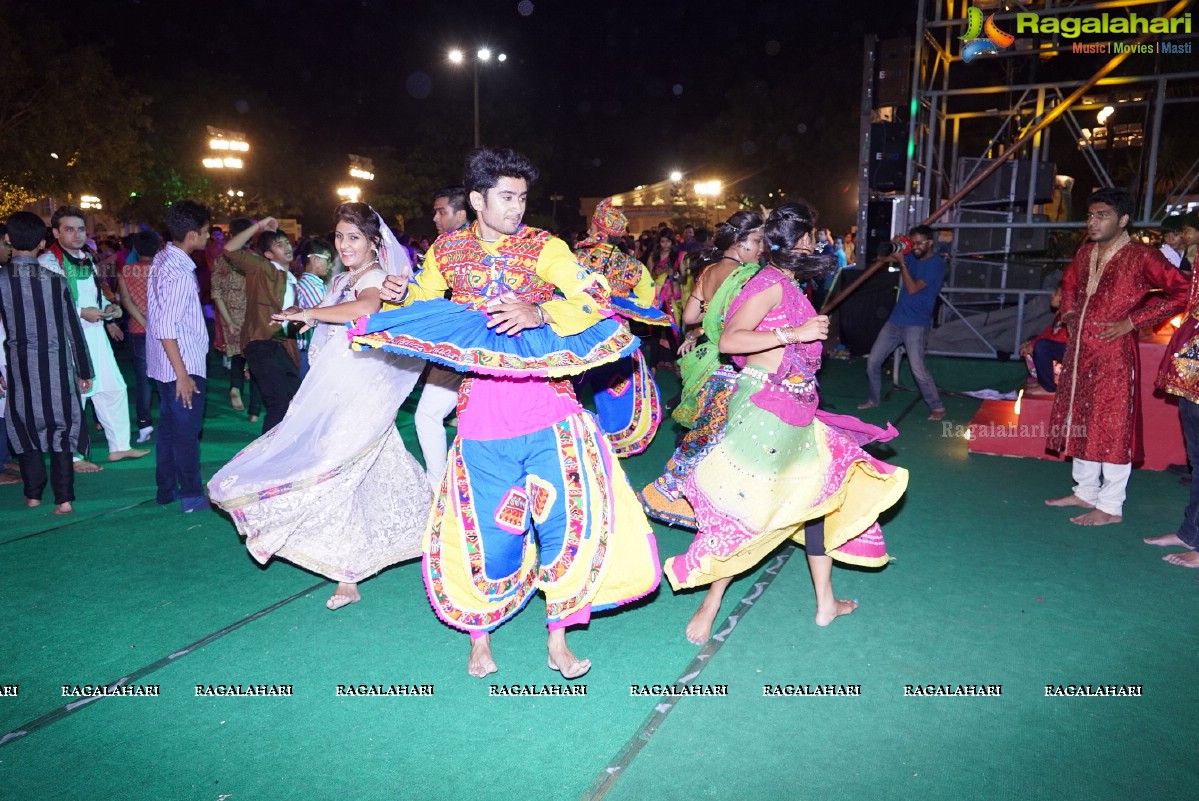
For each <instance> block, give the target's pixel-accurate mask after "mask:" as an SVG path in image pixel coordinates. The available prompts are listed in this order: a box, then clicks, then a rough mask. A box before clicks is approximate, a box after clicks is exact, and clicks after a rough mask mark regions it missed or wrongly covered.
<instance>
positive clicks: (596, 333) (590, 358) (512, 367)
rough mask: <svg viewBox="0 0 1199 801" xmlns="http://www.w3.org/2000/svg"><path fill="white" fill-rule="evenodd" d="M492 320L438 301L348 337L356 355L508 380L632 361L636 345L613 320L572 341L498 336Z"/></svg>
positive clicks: (540, 331)
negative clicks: (375, 351) (388, 356)
mask: <svg viewBox="0 0 1199 801" xmlns="http://www.w3.org/2000/svg"><path fill="white" fill-rule="evenodd" d="M490 319H491V318H490V317H489V316H488V314H487V313H486V312H484V311H480V310H476V309H471V308H470V307H468V306H463V305H461V304H459V303H453V302H451V301H448V300H444V299H441V298H438V299H435V300H428V301H423V302H420V303H414V304H412V305H411V306H406V307H404V308H401V309H393V310H391V311H385V312H379V313H378V314H372V315H370V316H369V317H363V318H361V319H360V320H358V321H357V322H356V323H355V324H354V325H353V326H352V327H351V328H350V335H351V336H352V338H353V342H354V347H355V348H356V349H359V350H361V349H365V348H383V349H385V350H388V351H391V352H393V353H400V354H403V355H405V356H416V357H417V358H420V359H426V360H428V361H431V362H435V363H436V364H440V365H443V366H445V367H448V368H450V369H451V370H456V371H458V372H462V373H466V372H470V373H480V374H483V375H493V376H501V377H509V378H516V377H521V376H546V377H551V378H557V377H562V376H569V375H577V374H579V373H582V372H585V371H587V370H589V369H591V368H592V367H595V366H596V365H600V364H607V363H608V362H614V361H616V360H617V359H622V358H624V357H626V356H631V355H632V354H633V352H634V351H636V350H637V347H638V346H639V345H640V341H639V340H638V339H637V337H635V336H633V335H632V334H631V333H629V330H628V327H627V326H624V325H622V324H621V323H620V322H619V321H618V320H614V319H608V320H603V321H601V322H599V323H596V324H595V325H593V326H591V327H590V328H588V329H587V330H585V331H582V332H580V333H578V334H572V335H570V336H559V335H558V334H556V333H554V331H553V329H552V327H551V326H548V325H544V326H541V327H540V328H530V329H527V330H525V331H522V332H520V333H519V334H517V335H515V336H509V335H507V334H497V333H496V332H495V331H493V330H492V329H490V328H488V327H487V323H488V321H489V320H490Z"/></svg>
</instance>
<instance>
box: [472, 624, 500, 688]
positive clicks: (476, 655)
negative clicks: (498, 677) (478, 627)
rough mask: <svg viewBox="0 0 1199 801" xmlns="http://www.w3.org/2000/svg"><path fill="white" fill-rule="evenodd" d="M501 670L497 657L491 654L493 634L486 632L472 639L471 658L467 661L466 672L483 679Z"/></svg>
mask: <svg viewBox="0 0 1199 801" xmlns="http://www.w3.org/2000/svg"><path fill="white" fill-rule="evenodd" d="M497 670H499V668H498V667H496V664H495V659H493V658H492V656H491V635H490V634H484V635H483V636H482V637H479V638H478V639H471V641H470V659H469V660H467V663H466V672H467V673H469V674H470V675H472V676H474V677H475V678H476V679H481V678H483V677H484V676H489V675H491V674H492V673H495V672H496V671H497Z"/></svg>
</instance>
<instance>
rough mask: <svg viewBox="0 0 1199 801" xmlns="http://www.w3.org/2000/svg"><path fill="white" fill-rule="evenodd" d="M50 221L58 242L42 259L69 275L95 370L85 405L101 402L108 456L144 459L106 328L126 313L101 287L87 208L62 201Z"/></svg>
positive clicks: (98, 407)
mask: <svg viewBox="0 0 1199 801" xmlns="http://www.w3.org/2000/svg"><path fill="white" fill-rule="evenodd" d="M50 226H51V228H52V229H53V232H54V239H55V243H54V245H52V246H51V247H50V249H49V250H47V251H46V252H45V253H43V254H42V255H41V257H40V258H39V259H38V262H39V263H40V264H41V265H42V266H43V267H45V268H46V269H48V270H51V271H53V272H56V273H59V274H61V275H64V276H66V278H67V283H68V284H69V285H70V287H71V296H72V297H73V298H74V299H75V309H76V311H78V313H79V318H80V323H81V325H82V326H83V336H84V339H85V340H86V342H87V350H88V355H89V356H91V360H92V369H93V370H95V379H94V380H93V381H92V388H91V391H89V392H85V393H84V394H83V402H84V405H85V407H86V404H87V402H88V401H89V400H90V401H91V402H92V403H94V404H95V405H96V417H97V418H99V420H100V425H102V426H104V436H105V438H106V439H107V440H108V461H110V462H117V461H120V460H121V459H138V458H141V457H142V456H145V455H146V454H147V453H149V451H146V450H136V449H132V448H130V446H129V428H130V426H129V393H128V390H127V389H126V387H125V378H124V377H123V376H122V375H121V371H120V369H119V368H118V367H117V359H116V356H115V355H114V354H113V352H112V343H111V342H109V340H108V331H107V330H106V327H107V326H108V325H109V324H112V322H113V321H114V320H115V319H116V318H118V317H120V316H121V307H120V306H118V305H116V304H115V303H109V302H108V301H107V300H106V299H105V298H104V295H103V293H102V291H101V289H100V281H99V275H98V271H97V269H96V262H95V259H93V258H92V254H91V253H90V252H89V251H88V250H87V249H86V248H85V247H84V245H85V243H86V242H87V225H86V223H85V221H84V216H83V211H82V210H81V209H78V208H76V207H74V206H59V207H58V208H57V209H56V210H55V211H54V214H53V215H52V216H51V217H50ZM114 327H115V326H114ZM117 330H119V329H117ZM87 464H88V463H87V462H78V463H76V470H77V471H82V472H90V471H89V470H88V469H87V467H84V465H87Z"/></svg>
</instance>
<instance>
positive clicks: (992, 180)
mask: <svg viewBox="0 0 1199 801" xmlns="http://www.w3.org/2000/svg"><path fill="white" fill-rule="evenodd" d="M993 161H994V160H993V159H971V158H959V159H958V174H957V183H956V185H957V187H958V188H959V189H960V188H961V187H963V186H965V185H966V181H967V180H969V177H970V176H972V175H977V174H978V173H979V172H980V171H981V170H983V169H985V168H986V167H987V165H989V164H991V163H993ZM976 167H977V169H976ZM1056 174H1057V165H1056V164H1054V163H1052V162H1041V163H1040V164H1038V165H1037V185H1036V187H1034V190H1033V203H1048V202H1049V201H1050V200H1052V199H1053V178H1054V175H1056ZM1031 182H1032V162H1030V161H1028V159H1015V160H1012V159H1008V160H1006V161H1004V162H1003V166H1002V167H1000V168H999V169H998V170H996V171H995V172H993V173H991V174H990V175H988V176H987V179H986V180H985V181H983V182H982V183H981V184H979V185H978V186H976V187H975V188H974V189H972V190H971V191H970V194H968V195H966V196H965V197H964V198H962V200H961V202H962V203H964V204H974V205H995V206H1020V207H1023V206H1024V205H1025V204H1026V203H1027V201H1028V185H1029V184H1030V183H1031Z"/></svg>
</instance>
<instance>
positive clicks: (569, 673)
mask: <svg viewBox="0 0 1199 801" xmlns="http://www.w3.org/2000/svg"><path fill="white" fill-rule="evenodd" d="M549 652H550V658H549V666H550V670H556V671H558V672H559V673H561V674H562V678H564V679H577V678H578V677H579V676H582V675H583V674H585V673H586V672H587V671H589V670H591V660H590V659H579V658H578V657H577V656H575V655H574V653H572V652H571V650H570V646H568V645H567V644H566V632H565V631H564V630H562V629H557V630H555V631H551V632H550V637H549Z"/></svg>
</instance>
